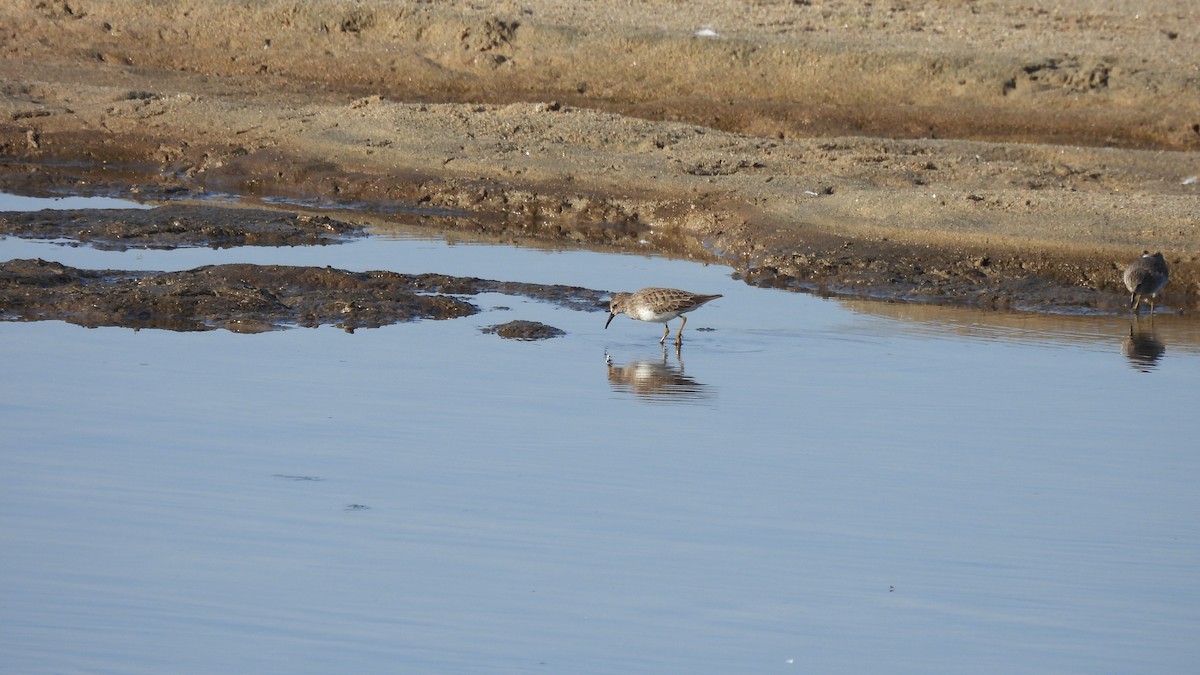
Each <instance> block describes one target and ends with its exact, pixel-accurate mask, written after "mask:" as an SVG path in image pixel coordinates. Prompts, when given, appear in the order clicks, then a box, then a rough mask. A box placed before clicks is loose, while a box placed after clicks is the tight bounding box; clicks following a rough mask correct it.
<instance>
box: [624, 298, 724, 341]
mask: <svg viewBox="0 0 1200 675" xmlns="http://www.w3.org/2000/svg"><path fill="white" fill-rule="evenodd" d="M719 297H721V296H720V294H717V295H701V294H699V293H688V292H687V291H681V290H679V289H676V288H643V289H642V290H640V291H637V292H635V293H614V294H613V297H612V301H611V302H609V305H608V321H606V322H605V323H604V327H605V328H608V324H610V323H612V320H613V319H614V318H616V316H617V315H618V314H628V315H629V317H630V318H631V319H637V320H638V321H649V322H651V323H661V324H664V325H663V335H662V338H661V339H660V340H659V341H658V343H659V344H662V343H664V342H666V340H667V336H668V335H670V334H671V326H670V324H669V323H668V322H669V321H670V320H671V319H674V318H675V317H680V319H682V323H680V324H679V332H677V333H675V344H677V345H678V344H683V327H684V325H686V324H687V317H686V316H683V315H684V314H685V313H687V312H690V311H692V310H693V309H696V308H697V307H699V306H700V305H703V304H704V303H706V302H708V301H710V300H716V299H717V298H719Z"/></svg>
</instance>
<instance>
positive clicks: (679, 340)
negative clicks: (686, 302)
mask: <svg viewBox="0 0 1200 675" xmlns="http://www.w3.org/2000/svg"><path fill="white" fill-rule="evenodd" d="M679 318H680V319H683V321H681V322H680V323H679V332H678V333H676V334H675V344H676V345H681V344H683V327H684V326H686V325H687V317H686V316H684V315H682V314H680V315H679ZM663 337H666V336H663Z"/></svg>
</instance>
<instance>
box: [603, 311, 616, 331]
mask: <svg viewBox="0 0 1200 675" xmlns="http://www.w3.org/2000/svg"><path fill="white" fill-rule="evenodd" d="M615 318H617V315H616V314H612V313H610V314H609V315H608V321H605V322H604V328H605V329H608V324H610V323H612V320H613V319H615Z"/></svg>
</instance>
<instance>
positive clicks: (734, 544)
mask: <svg viewBox="0 0 1200 675" xmlns="http://www.w3.org/2000/svg"><path fill="white" fill-rule="evenodd" d="M0 257H2V258H0V259H8V258H14V257H42V258H46V259H50V260H58V261H61V262H63V263H66V264H70V265H76V266H81V267H112V268H124V269H182V268H187V267H193V266H196V265H200V264H208V263H213V262H235V261H236V262H260V263H268V262H272V263H275V262H286V263H290V264H320V265H325V264H329V265H333V266H335V267H344V268H348V269H390V270H395V271H399V272H426V271H433V272H442V273H447V274H461V275H471V276H479V277H485V278H494V279H506V280H516V281H528V282H539V283H566V284H573V285H580V286H588V287H593V288H607V289H609V290H625V289H634V288H637V287H640V286H644V285H651V284H653V285H671V286H678V287H682V288H687V289H690V290H694V291H698V292H713V293H723V294H724V295H725V297H723V298H721V299H719V300H717V301H715V302H713V303H710V304H709V305H707V306H705V307H704V308H703V309H701V310H699V311H697V312H696V313H695V314H694V315H692V318H691V319H690V320H689V322H688V327H687V329H686V331H685V333H684V337H685V343H684V345H683V348H682V350H681V352H680V353H679V354H678V355H677V354H676V353H675V350H674V349H673V348H669V349H666V350H664V349H663V348H661V347H660V346H659V345H658V343H657V339H658V336H659V335H660V334H661V328H660V327H659V326H657V325H656V324H653V325H652V324H643V323H638V322H635V321H632V320H629V319H628V318H627V317H618V318H617V319H616V320H614V321H613V323H612V325H611V326H610V327H609V329H608V330H604V320H605V318H606V315H604V314H602V313H586V312H576V311H572V310H567V309H562V308H558V307H554V306H551V305H547V304H543V303H538V302H534V301H531V300H527V299H524V298H516V297H508V296H502V295H496V294H488V295H483V296H478V297H476V298H474V299H473V301H474V302H476V303H478V304H479V305H480V306H481V307H483V308H485V309H486V311H484V312H482V313H480V314H478V315H476V316H472V317H468V318H464V319H457V320H452V321H423V322H418V323H411V324H400V325H395V326H389V327H386V328H381V329H376V330H359V331H357V332H355V333H353V334H348V333H345V332H342V331H339V330H336V329H333V328H320V329H294V330H289V331H282V332H272V333H265V334H259V335H240V334H232V333H228V332H224V331H213V332H208V333H170V332H164V331H153V330H148V331H141V332H134V331H131V330H126V329H115V328H100V329H85V328H80V327H77V326H73V325H68V324H63V323H58V322H43V323H30V324H21V323H0V349H3V351H4V353H6V354H9V355H10V358H9V359H8V361H7V367H6V368H5V369H4V374H3V386H0V424H2V425H3V428H4V429H5V443H4V446H3V448H4V449H3V450H2V451H0V481H3V486H2V490H0V538H2V541H3V542H4V550H5V553H4V555H2V556H0V598H3V601H0V655H3V656H0V661H2V662H3V666H4V667H3V668H2V670H5V671H11V672H63V671H106V672H124V673H158V672H165V671H170V672H181V671H182V672H260V671H286V672H330V671H333V670H338V671H358V672H396V671H407V672H441V673H453V672H528V671H532V670H541V671H545V672H581V673H627V672H647V671H652V672H661V671H684V670H687V671H691V672H714V673H716V672H722V673H724V672H764V671H765V672H776V671H778V672H911V673H931V672H947V673H960V672H1005V673H1008V672H1025V673H1049V672H1055V673H1061V672H1081V673H1082V672H1155V673H1159V672H1184V671H1186V670H1188V669H1190V668H1191V667H1193V664H1194V663H1195V662H1196V659H1197V658H1198V657H1200V647H1197V646H1196V642H1195V639H1194V637H1195V635H1196V634H1197V632H1198V630H1200V602H1198V601H1200V578H1198V577H1197V575H1196V574H1195V570H1196V569H1197V564H1198V563H1200V524H1198V519H1197V518H1196V515H1197V513H1200V493H1198V492H1197V491H1196V490H1195V487H1194V486H1195V484H1196V482H1197V478H1198V477H1200V459H1198V457H1197V452H1196V449H1195V441H1194V439H1193V437H1192V434H1193V428H1192V426H1191V424H1190V422H1189V420H1190V419H1192V417H1193V416H1194V414H1195V410H1196V403H1197V400H1196V397H1195V395H1194V392H1195V382H1196V381H1197V378H1198V377H1200V326H1198V325H1197V323H1196V322H1194V321H1190V320H1186V319H1183V318H1180V317H1172V316H1160V317H1157V318H1156V319H1155V320H1154V321H1153V323H1151V322H1150V321H1149V320H1148V319H1146V318H1143V319H1142V320H1141V321H1138V322H1133V321H1130V320H1129V319H1126V318H1106V317H1045V316H1037V315H1029V314H1016V313H1013V314H1004V313H994V312H977V311H968V310H954V309H946V308H932V307H920V306H912V305H888V304H879V303H870V302H860V301H835V300H823V299H819V298H815V297H812V296H808V295H802V294H795V293H787V292H782V291H773V290H763V289H756V288H751V287H749V286H746V285H744V284H742V283H740V282H737V281H734V280H732V279H730V278H729V272H728V270H726V269H722V268H719V267H715V266H712V267H704V266H700V265H694V264H689V263H683V262H678V261H668V260H662V259H657V258H651V257H639V256H614V255H605V254H597V253H588V252H561V251H560V252H553V251H539V250H530V249H517V248H511V247H501V246H486V245H474V244H466V243H459V244H456V245H448V244H447V243H446V242H444V241H440V240H429V239H420V238H414V237H413V236H411V235H403V234H396V233H393V234H392V235H391V236H387V237H372V238H369V239H367V240H364V241H357V242H353V243H349V244H345V245H340V246H326V247H312V248H288V249H265V248H247V249H228V250H221V251H211V250H205V249H191V250H180V251H173V252H171V251H132V250H131V251H125V252H101V251H94V250H91V249H87V248H71V247H64V246H58V245H54V244H49V243H44V242H22V241H17V240H14V239H3V240H0ZM516 318H519V319H531V320H537V321H543V322H545V323H549V324H551V325H554V326H557V327H559V328H562V329H564V330H566V331H567V333H568V334H567V336H566V337H564V338H559V339H553V340H548V341H544V342H533V343H531V342H514V341H506V340H502V339H499V338H497V337H496V336H494V335H485V334H483V333H481V332H480V331H479V328H481V327H484V326H488V325H492V324H496V323H502V322H505V321H508V320H510V319H516ZM673 327H674V326H673ZM1131 330H1132V331H1133V333H1134V335H1135V336H1136V337H1137V338H1138V339H1137V340H1133V339H1132V338H1131V337H1130V332H1131ZM1139 345H1140V346H1139ZM606 358H607V359H611V363H607V362H606Z"/></svg>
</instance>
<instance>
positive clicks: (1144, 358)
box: [1121, 321, 1167, 373]
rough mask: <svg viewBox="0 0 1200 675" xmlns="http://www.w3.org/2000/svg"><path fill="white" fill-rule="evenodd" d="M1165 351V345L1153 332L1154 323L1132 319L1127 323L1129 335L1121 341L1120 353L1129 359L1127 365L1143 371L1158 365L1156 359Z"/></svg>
mask: <svg viewBox="0 0 1200 675" xmlns="http://www.w3.org/2000/svg"><path fill="white" fill-rule="evenodd" d="M1166 352H1167V346H1166V345H1164V344H1163V343H1162V341H1161V340H1159V339H1158V336H1157V335H1155V334H1154V323H1153V322H1147V323H1142V322H1141V321H1133V322H1131V323H1130V324H1129V335H1128V336H1126V337H1125V339H1124V340H1122V341H1121V353H1122V354H1124V355H1125V358H1127V359H1129V365H1130V366H1132V367H1134V368H1137V369H1138V370H1140V371H1142V372H1143V373H1148V372H1150V371H1152V370H1154V369H1155V368H1156V367H1158V360H1159V359H1161V358H1162V356H1163V354H1165V353H1166Z"/></svg>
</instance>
